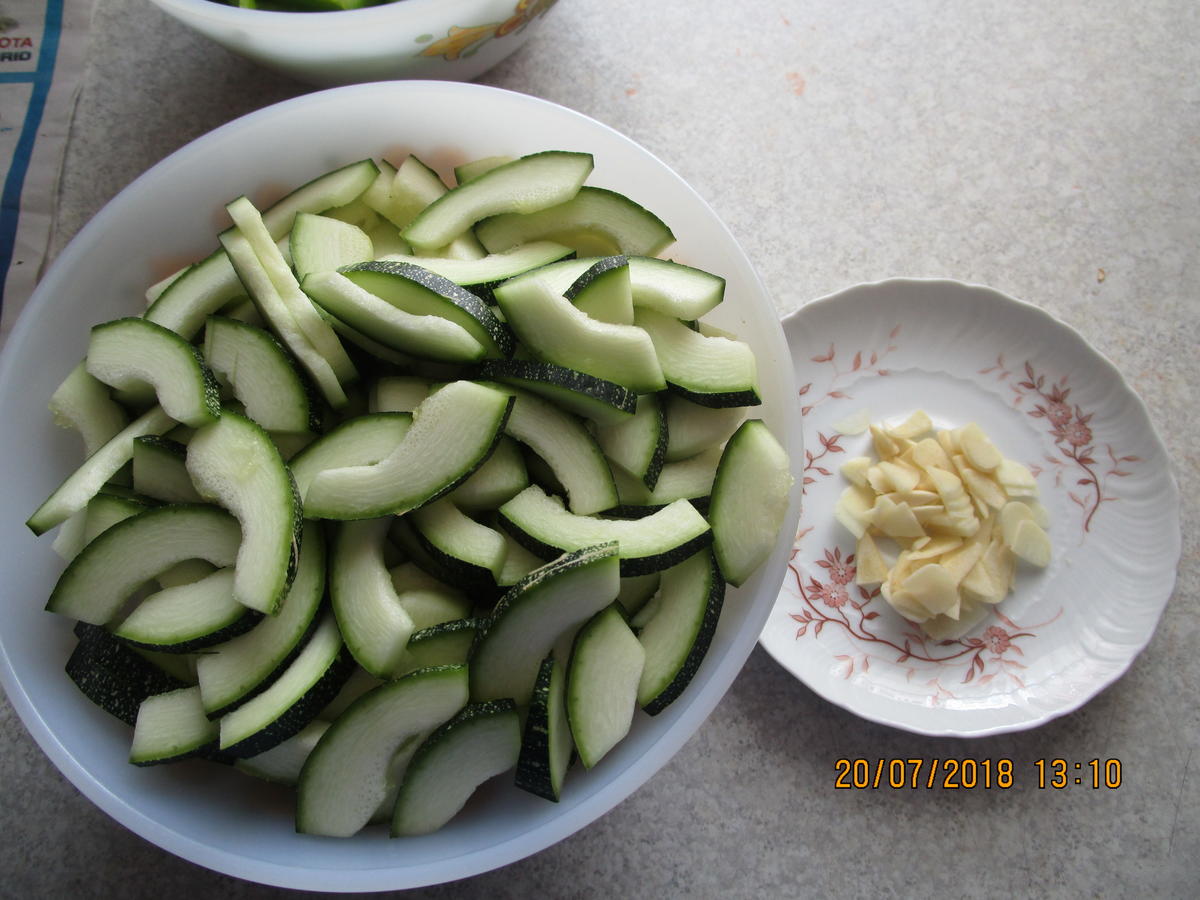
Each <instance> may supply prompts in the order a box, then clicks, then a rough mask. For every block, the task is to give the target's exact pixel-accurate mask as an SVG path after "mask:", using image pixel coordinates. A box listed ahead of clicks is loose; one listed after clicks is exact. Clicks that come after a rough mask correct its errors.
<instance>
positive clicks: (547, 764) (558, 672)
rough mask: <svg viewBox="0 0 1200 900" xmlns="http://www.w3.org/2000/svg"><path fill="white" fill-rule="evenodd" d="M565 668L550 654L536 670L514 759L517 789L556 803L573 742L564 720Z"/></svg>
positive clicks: (565, 714) (573, 748)
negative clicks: (515, 758) (531, 695)
mask: <svg viewBox="0 0 1200 900" xmlns="http://www.w3.org/2000/svg"><path fill="white" fill-rule="evenodd" d="M566 681H567V673H566V666H565V665H564V664H563V663H562V662H560V661H559V660H558V659H556V658H555V656H554V654H553V653H551V654H549V655H548V656H547V657H546V658H545V659H543V660H542V665H541V668H540V669H538V676H537V681H536V682H535V683H534V686H533V697H532V698H531V699H530V701H529V713H528V715H526V717H525V733H524V735H523V737H522V739H521V752H520V755H519V756H518V758H517V774H516V779H515V781H516V785H517V787H519V788H521V790H524V791H529V793H531V794H536V795H537V796H539V797H544V798H545V799H547V800H553V801H554V802H556V803H557V802H558V799H559V797H561V796H562V786H563V780H564V779H565V777H566V774H567V768H568V767H569V766H570V764H571V755H572V753H573V752H574V750H575V742H574V741H573V740H572V739H571V725H570V723H569V721H568V720H567V702H566Z"/></svg>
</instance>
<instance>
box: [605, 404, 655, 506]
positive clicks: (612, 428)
mask: <svg viewBox="0 0 1200 900" xmlns="http://www.w3.org/2000/svg"><path fill="white" fill-rule="evenodd" d="M595 433H596V443H598V444H599V445H600V449H601V450H603V451H604V455H605V456H607V457H608V458H609V459H610V460H612V461H613V462H614V463H616V464H617V465H618V466H620V467H621V468H623V469H624V470H625V471H626V472H629V473H631V474H632V475H633V476H634V477H636V478H637V479H639V480H640V481H641V483H642V484H643V485H645V487H646V488H648V489H650V490H653V489H654V485H655V484H656V483H657V482H658V473H659V472H660V471H662V467H663V461H664V460H665V458H666V454H667V446H668V435H669V432H668V429H667V417H666V412H665V410H664V407H663V403H662V400H661V399H660V398H659V397H658V395H657V394H646V395H644V396H642V397H639V398H638V401H637V410H636V412H635V413H634V415H633V416H632V417H630V418H629V419H627V420H625V421H623V422H617V423H615V424H612V425H600V426H599V427H598V428H596V430H595ZM614 477H615V475H614Z"/></svg>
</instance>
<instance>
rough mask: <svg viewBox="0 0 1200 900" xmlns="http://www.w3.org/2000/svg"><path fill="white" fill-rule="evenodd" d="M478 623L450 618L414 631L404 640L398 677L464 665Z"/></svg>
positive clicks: (472, 643) (472, 644)
mask: <svg viewBox="0 0 1200 900" xmlns="http://www.w3.org/2000/svg"><path fill="white" fill-rule="evenodd" d="M479 624H480V623H479V621H478V620H476V619H451V620H449V621H448V622H439V623H438V624H436V625H430V626H429V627H428V628H422V629H421V630H420V631H414V632H413V636H412V637H411V638H409V639H408V649H407V653H406V654H405V656H406V659H405V668H404V671H403V672H402V673H401V674H404V675H407V674H408V673H409V672H412V671H415V670H416V669H425V668H428V667H429V666H461V665H465V664H466V662H467V659H468V657H469V656H470V655H471V647H472V646H474V644H475V635H476V634H477V633H478V632H479Z"/></svg>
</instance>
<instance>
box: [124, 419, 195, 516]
mask: <svg viewBox="0 0 1200 900" xmlns="http://www.w3.org/2000/svg"><path fill="white" fill-rule="evenodd" d="M186 459H187V447H185V446H184V445H183V444H181V443H179V441H173V440H171V439H170V438H165V437H160V436H158V435H154V434H145V435H142V436H141V437H138V438H134V439H133V489H134V490H135V491H137V493H139V494H141V495H142V496H144V497H151V498H153V499H155V500H161V501H162V502H163V503H203V502H204V498H203V497H201V496H200V494H199V493H198V492H197V491H196V487H195V485H193V484H192V477H191V476H190V475H188V471H187V465H186V462H185V461H186Z"/></svg>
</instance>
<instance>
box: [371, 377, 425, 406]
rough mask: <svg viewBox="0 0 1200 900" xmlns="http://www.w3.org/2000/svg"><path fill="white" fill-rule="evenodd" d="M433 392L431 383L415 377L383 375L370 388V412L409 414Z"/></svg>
mask: <svg viewBox="0 0 1200 900" xmlns="http://www.w3.org/2000/svg"><path fill="white" fill-rule="evenodd" d="M432 390H433V382H432V381H430V380H429V379H428V378H420V377H418V376H416V375H384V376H383V377H381V378H377V379H376V380H375V383H374V384H373V385H372V386H371V398H370V401H369V406H370V410H371V412H373V413H381V412H405V413H411V412H412V411H413V410H414V409H416V408H417V407H418V406H420V405H421V401H422V400H424V399H425V398H426V397H428V396H429V394H430V392H431V391H432Z"/></svg>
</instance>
